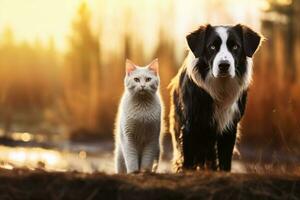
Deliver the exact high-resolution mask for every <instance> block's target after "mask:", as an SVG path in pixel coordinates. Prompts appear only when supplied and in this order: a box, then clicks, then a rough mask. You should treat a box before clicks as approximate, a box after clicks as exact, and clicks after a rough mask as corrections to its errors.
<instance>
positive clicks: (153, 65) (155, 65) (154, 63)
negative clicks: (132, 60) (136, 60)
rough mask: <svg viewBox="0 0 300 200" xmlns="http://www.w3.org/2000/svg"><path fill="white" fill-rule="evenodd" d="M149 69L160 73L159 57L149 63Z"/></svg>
mask: <svg viewBox="0 0 300 200" xmlns="http://www.w3.org/2000/svg"><path fill="white" fill-rule="evenodd" d="M148 69H149V70H151V71H153V72H154V74H155V75H157V74H158V58H155V59H154V60H153V61H152V62H151V63H150V64H149V65H148Z"/></svg>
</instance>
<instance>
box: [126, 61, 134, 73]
mask: <svg viewBox="0 0 300 200" xmlns="http://www.w3.org/2000/svg"><path fill="white" fill-rule="evenodd" d="M135 69H136V66H135V64H134V63H133V62H132V61H131V60H129V59H126V75H130V74H131V72H133V71H134V70H135Z"/></svg>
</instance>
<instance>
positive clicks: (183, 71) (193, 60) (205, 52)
mask: <svg viewBox="0 0 300 200" xmlns="http://www.w3.org/2000/svg"><path fill="white" fill-rule="evenodd" d="M186 40H187V43H188V46H189V48H190V51H189V54H188V56H187V58H186V59H185V61H184V63H183V66H182V67H181V68H180V70H179V72H178V74H177V75H176V77H174V79H173V80H172V82H171V84H170V88H171V112H170V129H171V130H170V132H171V133H172V142H173V150H174V157H173V159H174V167H175V170H176V171H181V170H182V169H196V168H198V167H199V168H208V169H213V170H217V169H220V170H224V171H230V170H231V159H232V153H233V149H234V146H235V141H236V135H237V129H238V128H237V127H238V123H239V121H240V120H241V117H242V116H243V114H244V111H245V106H246V99H247V89H248V86H249V84H250V82H251V77H252V56H253V54H254V53H255V51H256V50H257V49H258V47H259V45H260V42H261V36H260V35H259V34H258V33H256V32H254V31H253V30H252V29H250V28H249V27H247V26H244V25H241V24H238V25H236V26H211V25H205V26H200V28H199V29H198V30H196V31H194V32H192V33H190V34H189V35H187V37H186Z"/></svg>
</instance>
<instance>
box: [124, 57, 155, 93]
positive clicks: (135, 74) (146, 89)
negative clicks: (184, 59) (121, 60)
mask: <svg viewBox="0 0 300 200" xmlns="http://www.w3.org/2000/svg"><path fill="white" fill-rule="evenodd" d="M158 86H159V76H158V59H155V60H153V61H152V62H151V63H150V64H149V65H147V66H145V67H139V66H137V65H135V64H134V63H133V62H132V61H130V60H129V59H127V60H126V76H125V88H126V90H128V91H129V92H130V93H132V94H139V95H144V94H154V93H156V91H157V89H158Z"/></svg>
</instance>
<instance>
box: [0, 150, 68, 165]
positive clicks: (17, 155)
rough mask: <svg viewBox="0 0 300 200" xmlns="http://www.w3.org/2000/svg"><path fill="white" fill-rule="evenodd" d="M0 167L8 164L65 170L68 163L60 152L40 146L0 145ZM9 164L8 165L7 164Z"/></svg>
mask: <svg viewBox="0 0 300 200" xmlns="http://www.w3.org/2000/svg"><path fill="white" fill-rule="evenodd" d="M0 157H1V160H2V162H3V163H1V164H0V166H1V168H6V169H9V168H11V167H10V166H16V167H28V168H31V169H34V168H39V167H43V168H44V169H45V170H49V171H65V170H67V169H68V163H67V162H66V161H65V159H64V156H63V155H62V153H60V152H58V151H55V150H46V149H42V148H23V147H15V148H11V147H4V146H0ZM9 165H10V166H9Z"/></svg>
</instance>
